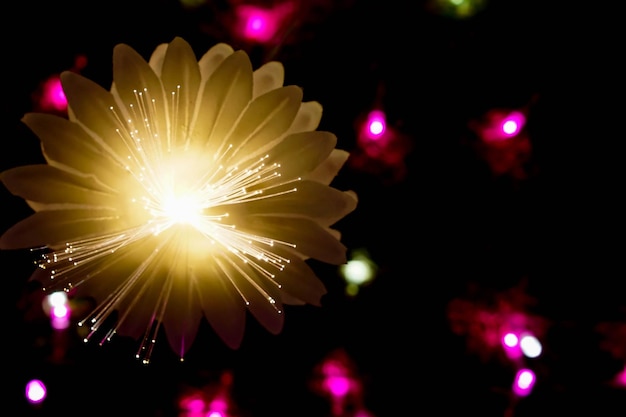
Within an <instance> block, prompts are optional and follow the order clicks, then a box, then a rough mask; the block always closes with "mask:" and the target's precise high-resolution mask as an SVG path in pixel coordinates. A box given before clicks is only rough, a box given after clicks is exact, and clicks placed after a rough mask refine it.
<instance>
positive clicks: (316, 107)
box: [285, 101, 322, 136]
mask: <svg viewBox="0 0 626 417" xmlns="http://www.w3.org/2000/svg"><path fill="white" fill-rule="evenodd" d="M321 120H322V105H321V104H320V103H318V102H317V101H307V102H304V103H301V104H300V109H298V114H296V117H295V119H294V120H293V123H292V124H291V126H289V129H287V131H286V132H285V136H287V135H290V134H292V133H300V132H311V131H313V130H315V129H317V127H318V126H319V124H320V121H321Z"/></svg>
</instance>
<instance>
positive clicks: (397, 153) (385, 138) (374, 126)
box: [350, 108, 411, 182]
mask: <svg viewBox="0 0 626 417" xmlns="http://www.w3.org/2000/svg"><path fill="white" fill-rule="evenodd" d="M356 132H357V149H355V150H354V151H353V152H352V154H351V155H350V164H351V165H352V168H354V169H356V170H359V171H363V172H367V173H371V174H374V175H377V176H378V177H379V179H380V180H381V181H383V182H397V181H400V180H402V179H403V178H404V177H405V175H406V172H407V167H406V163H405V159H406V157H407V155H408V153H409V152H410V150H411V142H410V141H409V139H408V138H407V137H406V136H404V135H402V134H401V133H400V132H399V131H397V130H396V129H394V128H393V127H392V126H389V124H388V122H387V115H386V113H385V112H384V111H383V110H382V109H381V108H375V109H372V110H370V111H369V112H367V113H366V114H365V115H364V116H362V117H360V118H358V120H357V121H356Z"/></svg>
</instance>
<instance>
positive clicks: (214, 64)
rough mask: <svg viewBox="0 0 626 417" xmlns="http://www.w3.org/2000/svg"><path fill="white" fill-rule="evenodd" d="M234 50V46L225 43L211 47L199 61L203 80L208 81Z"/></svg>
mask: <svg viewBox="0 0 626 417" xmlns="http://www.w3.org/2000/svg"><path fill="white" fill-rule="evenodd" d="M233 52H235V51H234V50H233V48H232V47H231V46H230V45H228V44H225V43H218V44H216V45H214V46H213V47H211V49H209V50H208V51H207V52H206V53H205V54H204V55H202V57H201V58H200V60H199V61H198V67H200V75H201V76H202V82H203V83H204V82H206V81H207V80H208V79H209V78H210V77H211V75H212V74H213V72H214V71H215V70H216V69H217V68H218V67H219V66H220V65H221V64H222V62H223V61H224V60H225V59H226V58H227V57H228V56H230V55H231V54H232V53H233Z"/></svg>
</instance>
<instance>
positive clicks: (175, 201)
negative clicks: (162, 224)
mask: <svg viewBox="0 0 626 417" xmlns="http://www.w3.org/2000/svg"><path fill="white" fill-rule="evenodd" d="M161 206H162V212H161V213H159V214H160V215H161V216H164V217H165V218H166V219H167V220H168V222H171V223H174V224H189V225H191V226H195V227H198V226H199V225H200V223H201V221H202V210H203V205H202V202H201V199H200V198H199V196H198V195H197V194H194V193H185V194H182V195H173V194H172V195H169V196H167V197H166V198H165V200H164V201H163V202H162V204H161Z"/></svg>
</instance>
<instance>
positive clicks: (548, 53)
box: [0, 0, 626, 417]
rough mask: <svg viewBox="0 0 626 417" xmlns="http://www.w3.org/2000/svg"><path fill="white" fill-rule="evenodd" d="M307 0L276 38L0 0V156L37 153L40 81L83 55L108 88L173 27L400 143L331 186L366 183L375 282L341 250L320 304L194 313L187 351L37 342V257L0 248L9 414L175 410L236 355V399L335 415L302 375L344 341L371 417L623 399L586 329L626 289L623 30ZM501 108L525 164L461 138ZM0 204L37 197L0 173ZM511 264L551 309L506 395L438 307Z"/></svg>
mask: <svg viewBox="0 0 626 417" xmlns="http://www.w3.org/2000/svg"><path fill="white" fill-rule="evenodd" d="M305 3H306V4H307V7H308V10H309V12H308V14H306V15H304V16H301V20H300V21H299V22H298V24H297V25H295V27H294V29H293V31H292V32H291V35H290V37H289V38H288V39H287V41H286V42H285V43H284V44H281V45H279V48H277V49H276V50H270V49H269V48H263V47H261V46H254V45H251V44H248V43H244V42H242V41H240V40H238V39H237V38H236V37H235V36H234V35H233V33H232V31H229V22H228V21H227V20H226V19H225V17H224V16H225V15H227V14H228V10H229V7H230V5H229V3H228V2H227V1H221V2H209V3H207V4H206V5H204V6H202V7H198V8H193V9H191V8H183V7H181V5H180V4H179V3H178V2H176V1H166V0H154V1H143V0H142V1H128V2H125V1H120V0H112V1H107V2H97V1H96V2H94V1H92V2H77V1H76V2H74V1H64V2H55V1H48V2H34V3H33V2H29V3H27V2H21V3H15V4H11V7H9V6H8V4H9V3H7V5H5V6H3V8H4V10H3V16H4V26H5V27H4V28H3V31H5V33H4V36H3V38H4V41H3V60H2V66H3V77H4V78H5V84H4V86H3V90H4V94H3V97H2V98H3V100H2V102H3V112H2V115H3V117H5V118H6V120H5V122H4V124H3V125H4V130H3V133H2V141H3V143H2V145H3V150H2V152H1V153H0V158H1V161H2V164H1V166H0V168H1V169H6V168H9V167H13V166H18V165H22V164H26V163H35V162H40V160H41V155H40V151H39V144H38V141H37V139H36V138H35V137H34V136H33V135H32V134H31V133H30V132H29V131H28V130H27V129H26V128H25V127H24V126H22V125H21V123H20V118H21V117H22V115H23V114H24V113H26V112H28V111H31V110H32V108H33V99H32V97H33V96H32V95H33V92H35V91H37V89H38V87H39V84H40V82H41V81H43V80H44V79H46V78H47V77H48V76H50V75H51V74H54V73H59V72H61V71H63V70H65V69H68V68H69V67H71V66H72V65H73V63H74V59H75V57H76V56H77V55H81V54H82V55H85V56H86V57H87V58H88V63H87V66H86V67H85V68H84V69H83V70H82V71H81V73H82V74H83V75H85V76H86V77H88V78H90V79H92V80H94V81H96V82H98V83H99V84H101V85H103V86H105V87H108V86H109V85H110V82H111V52H112V48H113V46H114V45H115V44H117V43H120V42H123V43H127V44H129V45H131V46H132V47H134V48H135V49H136V50H137V51H138V52H139V53H141V54H142V55H143V56H144V57H148V56H149V54H150V53H151V51H152V50H153V48H154V47H155V46H156V45H158V44H159V43H162V42H169V41H171V39H172V38H173V37H175V36H182V37H183V38H185V39H186V40H187V41H189V42H190V44H191V45H192V46H193V48H194V50H195V51H196V52H197V54H198V55H200V54H202V53H204V51H206V50H207V49H208V48H209V47H210V46H211V45H213V44H214V43H216V42H220V41H224V42H228V43H230V44H232V45H233V46H234V47H236V48H243V49H246V50H247V51H248V52H249V54H250V56H251V58H252V60H253V64H254V66H255V67H258V66H259V65H260V64H262V63H263V62H264V61H266V60H267V59H269V58H272V59H276V60H279V61H281V62H283V64H284V65H285V70H286V84H297V85H300V86H302V87H303V89H304V96H305V99H306V100H317V101H319V102H320V103H322V105H323V106H324V116H323V119H322V124H321V126H320V129H322V130H329V131H332V132H334V133H336V134H337V136H338V139H339V144H338V147H340V148H343V149H346V150H350V151H353V150H355V149H356V147H357V140H356V130H355V125H356V121H357V120H358V118H359V117H361V116H362V115H363V114H364V113H366V112H367V111H368V110H369V109H370V107H371V106H373V105H374V104H380V105H382V107H383V108H384V109H385V111H386V112H387V116H388V122H389V123H390V125H392V126H393V127H394V128H395V129H397V131H399V132H401V133H402V134H403V135H404V136H405V137H407V138H409V141H410V143H411V149H410V152H408V153H407V155H406V157H405V162H406V166H407V172H406V175H404V176H403V177H402V178H400V179H398V180H396V181H390V180H389V178H387V177H385V176H384V175H380V174H379V173H378V174H377V173H372V172H367V171H363V170H359V169H355V168H353V167H351V166H346V167H345V168H344V170H343V171H342V172H341V173H340V175H339V177H338V178H337V182H336V183H335V185H336V186H337V187H338V188H341V189H353V190H355V191H356V192H357V194H358V195H359V200H360V201H359V207H358V208H357V210H356V211H355V212H354V213H352V214H350V215H349V216H348V217H347V218H345V219H344V220H342V221H341V222H340V224H339V225H338V228H339V229H341V231H342V234H343V242H344V243H345V244H346V245H347V246H348V248H351V249H353V248H354V249H355V248H366V249H367V250H368V251H369V253H370V255H371V256H372V259H373V260H374V261H375V262H376V264H377V265H378V267H379V273H378V276H377V277H376V279H375V281H374V282H373V283H372V284H370V285H369V286H367V287H364V288H363V289H362V290H361V291H360V293H359V295H358V297H356V298H350V297H347V296H345V295H344V288H343V281H342V280H341V277H340V276H339V274H338V272H337V269H336V268H335V267H329V266H327V265H319V264H315V265H314V266H315V268H316V270H317V271H318V273H319V275H320V278H321V279H322V280H323V281H324V283H325V284H326V285H327V287H328V290H329V293H328V295H327V296H325V298H324V302H323V307H322V308H313V307H311V308H309V307H294V308H290V309H288V310H287V312H286V324H285V329H284V331H283V332H282V333H281V334H280V335H278V336H272V335H270V334H267V333H266V332H265V331H264V330H263V329H261V328H259V326H258V325H257V324H256V323H255V322H254V321H253V320H249V324H248V330H247V333H246V336H245V338H244V343H243V345H242V347H241V348H240V349H239V350H237V351H231V350H229V349H228V348H226V347H225V346H223V345H222V344H221V342H220V341H219V340H218V339H217V338H215V337H214V336H213V335H212V333H211V330H210V328H209V327H208V325H206V326H204V327H203V328H202V329H201V331H200V336H199V337H198V340H197V341H196V343H195V344H194V346H193V347H192V348H191V350H190V351H189V354H188V355H187V358H186V361H185V362H184V363H179V362H178V360H177V358H175V357H174V355H173V354H172V353H171V352H169V350H168V347H167V342H166V341H165V340H162V343H161V344H157V351H156V353H155V355H154V358H153V361H152V363H151V364H150V365H149V366H144V365H142V364H140V363H139V362H138V361H136V360H135V359H134V353H135V350H134V349H135V346H136V345H135V343H134V341H128V340H124V339H123V338H120V339H117V340H115V341H114V342H113V343H111V344H107V345H105V346H102V347H100V346H97V345H96V346H94V345H92V344H88V345H83V344H82V343H81V342H79V341H78V340H74V338H72V337H70V338H69V339H68V346H67V350H65V351H64V352H65V353H64V355H63V359H62V360H59V361H55V360H51V357H52V356H53V355H52V351H53V347H52V346H54V344H55V343H58V342H54V335H53V334H52V333H51V332H50V331H49V330H47V328H46V327H45V326H44V325H42V324H41V323H39V322H37V320H32V319H29V316H28V312H29V309H30V308H33V306H36V305H37V302H36V301H34V299H35V296H34V295H33V294H31V293H30V291H29V287H28V285H27V279H28V276H29V275H30V272H31V271H32V268H33V266H32V263H31V261H32V260H31V258H30V255H29V254H28V253H22V252H19V253H14V252H3V253H1V254H0V256H2V263H1V264H2V270H1V271H2V276H1V279H2V282H3V284H4V294H3V296H4V304H5V305H6V306H8V307H9V308H8V312H7V314H5V315H4V317H3V319H4V320H3V324H4V325H5V329H4V331H3V346H4V350H3V352H5V353H3V359H4V361H3V364H4V367H5V371H4V372H3V375H4V384H3V389H2V392H3V394H2V395H3V397H4V396H6V397H7V400H6V401H4V400H3V401H2V404H3V405H2V407H3V408H4V410H5V411H3V415H5V414H6V415H7V416H9V415H11V416H13V415H15V416H17V415H39V416H44V415H45V416H49V415H55V416H56V415H59V416H60V415H81V416H82V415H112V414H121V415H141V416H169V415H176V400H177V397H178V395H179V393H180V392H181V390H182V387H184V386H188V385H189V386H203V385H210V384H211V383H212V381H215V380H216V379H217V378H218V377H219V375H220V374H221V372H222V371H224V370H230V371H232V372H233V375H234V386H233V391H232V395H233V398H234V401H235V403H236V404H237V407H238V408H239V410H240V412H241V415H245V416H248V415H249V416H255V417H256V416H269V415H272V416H277V417H278V416H289V417H292V416H293V417H308V416H311V417H318V416H320V417H321V416H327V415H330V414H329V410H328V404H327V403H326V402H325V400H324V399H322V398H320V397H319V396H318V395H316V394H315V393H313V392H312V390H311V388H310V386H309V385H308V384H309V382H310V379H311V377H312V372H313V368H314V367H315V366H316V365H317V364H318V363H319V362H320V361H321V360H322V359H323V358H324V357H325V356H326V355H327V354H328V353H330V352H332V351H333V350H335V349H338V348H340V349H344V350H345V351H346V352H347V353H348V354H349V356H350V357H351V358H352V359H353V361H354V363H355V365H356V367H357V369H358V372H359V375H360V377H361V378H362V380H363V383H364V386H365V394H364V403H365V405H366V407H367V408H368V409H369V410H370V411H371V412H372V413H373V414H374V415H375V416H377V417H386V416H398V415H407V416H409V415H410V416H418V415H446V416H448V415H450V416H451V415H458V414H459V413H463V414H465V415H480V416H504V415H505V411H506V410H510V411H511V410H512V412H513V414H509V416H512V415H514V416H531V415H532V416H537V415H565V414H570V413H572V412H578V411H579V410H580V409H581V407H592V409H595V410H596V411H595V412H590V414H589V415H594V416H620V415H624V412H625V410H626V399H625V396H626V391H625V390H620V389H616V388H614V387H611V386H610V384H609V383H608V382H609V381H610V380H611V378H612V377H613V376H614V375H615V374H616V373H617V372H619V370H621V369H622V367H623V363H622V361H621V360H620V359H619V358H615V357H614V356H612V355H611V354H610V353H609V352H608V351H607V350H606V349H601V348H600V346H601V339H602V337H601V335H599V334H598V332H597V331H596V330H595V329H596V325H597V324H598V323H601V322H608V321H616V322H623V321H624V307H625V306H626V301H625V297H624V291H623V290H622V289H621V287H622V286H623V280H624V272H623V262H621V260H622V259H623V227H622V213H623V209H622V207H623V206H622V205H621V195H622V194H623V186H622V182H621V171H622V168H621V167H622V162H621V158H620V155H621V154H620V153H619V147H620V141H623V139H624V134H623V128H622V127H621V126H620V123H621V120H622V119H623V80H621V79H620V78H619V77H617V76H616V75H618V74H623V73H621V72H620V70H619V69H618V68H617V65H618V63H619V56H620V54H621V52H619V53H618V51H622V50H623V47H621V45H620V47H619V48H614V47H613V46H612V45H613V44H614V43H615V40H617V39H619V38H617V37H616V34H614V33H610V32H612V31H613V30H614V29H615V27H614V26H611V25H610V24H609V23H608V22H609V19H608V16H610V15H612V14H614V13H615V12H616V11H614V10H612V9H611V8H610V7H609V6H606V5H605V6H604V8H602V7H603V6H602V5H596V6H592V2H588V4H577V5H571V4H568V3H565V2H551V1H541V0H526V1H522V0H519V1H517V0H511V1H505V0H501V1H491V2H487V4H486V7H485V8H484V9H483V10H482V11H480V13H478V14H476V15H475V16H473V17H472V18H469V19H455V18H452V17H450V16H445V15H442V14H438V13H436V12H435V11H433V10H432V9H431V8H429V7H427V6H428V4H427V3H426V2H413V1H407V2H402V1H384V2H368V1H356V0H352V1H339V2H331V1H311V2H303V4H305ZM233 4H234V3H233ZM594 4H595V3H594ZM574 7H576V9H574ZM494 108H513V109H515V108H527V109H528V124H527V127H526V129H527V134H528V137H529V138H530V141H531V143H532V155H531V159H530V161H529V162H528V172H529V175H528V176H527V177H526V178H524V179H519V178H514V177H512V176H509V175H500V176H495V175H493V173H492V172H491V171H490V169H489V165H488V164H487V162H486V161H485V160H484V159H483V158H481V157H480V155H479V154H477V152H476V149H475V148H474V147H472V146H471V143H472V132H471V130H470V129H469V128H468V124H469V122H470V121H472V120H476V119H478V118H480V117H481V116H482V115H484V114H485V113H486V112H488V111H489V110H490V109H494ZM620 109H621V110H620ZM2 210H3V215H2V218H1V219H2V224H1V228H2V230H5V229H6V228H8V227H9V226H10V225H11V224H13V223H15V222H16V221H18V220H19V219H21V218H23V217H25V216H26V215H27V214H28V213H29V211H28V209H27V208H26V205H25V204H24V203H23V202H22V201H20V200H19V199H16V198H14V197H12V196H11V195H10V194H9V193H8V192H6V191H5V190H3V191H2ZM522 281H523V282H526V283H527V284H528V285H527V287H526V290H525V291H526V292H527V293H528V295H529V296H530V297H532V298H534V299H535V300H536V303H535V304H534V306H533V307H532V311H529V313H532V314H535V315H538V316H541V317H543V318H545V319H546V320H547V322H548V323H550V324H549V329H548V332H547V336H546V340H544V345H545V346H544V348H545V349H546V354H545V355H544V357H542V358H540V359H539V360H538V361H537V362H536V367H537V369H538V370H540V380H539V382H538V386H537V387H536V389H535V391H534V392H533V394H532V395H531V396H529V397H527V398H525V399H523V400H521V401H520V402H519V403H518V404H516V405H515V406H514V407H513V408H511V402H510V397H509V394H508V393H507V390H508V389H509V387H510V379H511V378H512V373H511V372H512V371H511V369H510V368H509V367H507V366H506V365H504V364H502V363H500V362H498V361H495V362H494V361H488V362H487V363H485V362H483V361H481V360H480V359H479V358H478V355H476V353H475V352H471V351H470V350H468V349H467V347H466V340H465V339H464V338H463V337H461V336H458V335H455V334H453V333H452V332H451V330H450V327H449V325H448V322H447V319H446V307H447V306H448V303H449V302H450V301H451V300H452V299H455V298H459V297H466V296H467V295H468V292H467V291H468V285H469V284H473V285H477V286H478V287H480V288H483V289H484V290H485V291H487V292H495V293H498V292H500V291H504V290H506V289H509V288H512V287H515V286H516V285H518V284H519V283H520V282H522ZM622 344H626V340H622ZM622 359H623V358H622ZM35 377H38V378H42V379H44V380H46V381H47V382H48V383H49V394H48V399H47V400H46V402H45V403H44V404H42V405H41V406H39V407H33V406H30V405H28V404H27V403H26V401H25V400H24V399H23V387H24V384H25V382H26V381H27V380H28V379H30V378H35ZM433 407H434V408H433Z"/></svg>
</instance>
